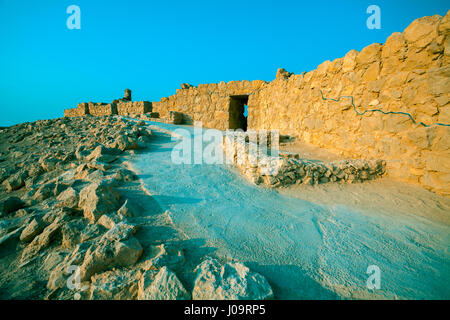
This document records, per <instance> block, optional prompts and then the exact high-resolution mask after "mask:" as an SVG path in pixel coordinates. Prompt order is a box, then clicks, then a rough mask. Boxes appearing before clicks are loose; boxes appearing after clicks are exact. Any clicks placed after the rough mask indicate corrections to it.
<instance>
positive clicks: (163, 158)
mask: <svg viewBox="0 0 450 320" xmlns="http://www.w3.org/2000/svg"><path fill="white" fill-rule="evenodd" d="M150 124H151V125H155V126H158V127H159V128H163V129H164V130H169V131H173V130H175V129H176V128H179V126H174V125H169V124H163V123H155V122H150ZM183 129H186V130H189V132H190V134H191V135H193V134H194V133H193V129H192V127H185V126H183ZM178 142H179V140H177V139H175V138H171V137H170V136H168V135H166V134H164V133H162V132H155V138H154V139H153V141H152V143H151V146H150V148H149V151H148V152H145V153H143V154H141V155H140V156H139V157H137V158H136V159H135V160H134V161H133V163H132V166H133V167H134V169H135V170H136V171H137V172H138V174H139V175H140V177H141V179H142V180H143V183H144V186H145V188H146V189H147V191H148V192H149V193H150V194H152V195H153V197H154V199H155V200H156V201H157V202H158V203H159V204H160V205H161V206H162V208H164V209H168V210H170V212H171V218H172V220H173V222H174V223H175V225H177V227H179V228H180V229H181V230H183V232H184V233H185V234H186V235H188V236H189V237H191V238H201V239H204V240H205V241H206V242H207V243H208V244H209V245H211V246H212V247H214V248H216V254H217V255H218V256H222V257H232V258H235V259H237V260H239V261H241V262H245V263H246V264H247V265H248V266H249V267H251V268H252V269H254V270H255V271H257V272H259V273H261V274H263V275H264V276H266V277H267V279H268V280H269V282H270V283H271V284H272V286H273V288H274V291H275V295H276V298H278V299H339V298H367V299H379V298H407V299H449V298H450V288H449V287H448V284H449V283H450V253H449V244H450V227H449V224H448V223H446V222H448V221H449V219H448V215H449V208H450V202H449V200H448V199H443V198H441V197H437V196H436V195H432V194H431V193H429V192H423V193H422V194H420V196H421V197H422V198H423V200H421V199H419V200H418V201H421V203H423V205H411V204H410V205H409V207H408V206H406V207H405V206H404V205H403V204H404V203H410V201H409V200H408V199H410V198H411V199H413V198H414V196H415V195H413V196H411V195H409V198H408V197H406V196H405V191H404V190H403V191H401V190H400V191H398V194H399V198H398V199H396V194H395V192H396V191H395V190H398V189H399V187H398V185H396V184H395V183H394V185H393V186H392V185H391V184H388V187H386V188H385V187H380V186H377V185H376V183H372V184H368V185H367V186H365V185H364V184H362V185H359V186H358V187H353V186H349V188H350V189H347V191H346V190H345V189H343V188H345V186H340V187H334V188H335V189H334V190H333V187H330V189H326V188H325V189H324V188H318V189H314V187H309V188H306V187H303V186H301V187H302V188H306V189H301V188H300V187H297V188H299V189H295V188H292V189H289V190H284V191H281V192H279V191H277V190H271V189H266V188H262V187H257V186H254V185H252V184H250V183H249V182H247V181H246V180H245V179H244V178H243V177H242V176H241V175H240V174H239V173H238V172H237V170H236V169H235V168H233V167H229V166H225V165H206V164H203V165H185V164H181V165H180V164H174V163H173V162H172V161H171V152H172V149H173V147H174V146H175V145H176V144H177V143H178ZM380 183H383V182H380ZM389 186H391V187H389ZM352 188H353V189H352ZM355 188H356V189H355ZM365 189H367V190H369V191H370V192H365ZM400 189H401V188H400ZM348 190H350V192H348ZM414 190H415V189H414ZM316 191H317V192H316ZM402 192H403V193H402ZM366 194H367V195H366ZM352 195H353V196H352ZM370 196H373V197H375V198H376V199H377V200H376V201H372V202H370V199H369V197H370ZM347 198H348V200H347ZM385 198H386V199H389V201H390V202H389V201H388V202H386V201H384V200H383V199H385ZM327 199H329V200H327ZM414 199H415V198H414ZM368 202H370V205H367V204H366V203H368ZM427 210H428V211H429V213H430V214H429V215H428V214H427V212H426V211H427ZM414 211H417V212H414ZM427 216H431V217H437V218H436V219H429V218H427ZM369 265H377V266H378V267H379V268H380V269H381V289H380V290H369V289H367V287H366V280H367V278H368V276H369V275H367V274H366V270H367V267H368V266H369Z"/></svg>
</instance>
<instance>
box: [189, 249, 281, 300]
mask: <svg viewBox="0 0 450 320" xmlns="http://www.w3.org/2000/svg"><path fill="white" fill-rule="evenodd" d="M196 272H197V277H196V279H195V284H194V289H193V291H192V299H194V300H266V299H272V298H273V291H272V288H271V287H270V285H269V283H268V282H267V280H266V279H265V278H264V277H263V276H262V275H260V274H258V273H255V272H252V271H250V269H249V268H247V267H246V266H244V265H243V264H241V263H234V262H229V263H226V264H224V265H221V264H220V263H219V261H217V260H216V259H213V258H208V259H206V260H205V261H203V262H202V263H201V264H200V265H199V266H198V267H197V268H196Z"/></svg>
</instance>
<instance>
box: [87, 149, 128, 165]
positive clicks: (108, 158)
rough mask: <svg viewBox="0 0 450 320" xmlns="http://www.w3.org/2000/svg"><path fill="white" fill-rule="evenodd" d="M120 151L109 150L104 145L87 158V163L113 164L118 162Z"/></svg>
mask: <svg viewBox="0 0 450 320" xmlns="http://www.w3.org/2000/svg"><path fill="white" fill-rule="evenodd" d="M119 153H120V150H118V149H113V148H107V147H105V146H103V145H100V146H97V147H96V148H95V149H94V150H93V151H92V152H91V153H90V154H89V155H88V156H86V158H85V160H86V161H92V160H95V161H98V162H104V163H111V162H114V161H116V160H117V155H118V154H119Z"/></svg>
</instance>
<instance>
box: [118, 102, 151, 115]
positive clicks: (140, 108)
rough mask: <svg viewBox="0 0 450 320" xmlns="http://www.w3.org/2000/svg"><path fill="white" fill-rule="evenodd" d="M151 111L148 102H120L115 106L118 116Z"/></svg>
mask: <svg viewBox="0 0 450 320" xmlns="http://www.w3.org/2000/svg"><path fill="white" fill-rule="evenodd" d="M151 111H152V103H151V102H149V101H134V102H131V101H130V102H122V103H118V104H117V113H118V114H119V115H131V114H143V113H147V112H151Z"/></svg>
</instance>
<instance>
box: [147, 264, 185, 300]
mask: <svg viewBox="0 0 450 320" xmlns="http://www.w3.org/2000/svg"><path fill="white" fill-rule="evenodd" d="M138 299H139V300H188V299H190V294H189V293H188V292H187V291H186V289H185V288H184V286H183V284H182V283H181V282H180V280H179V279H178V278H177V276H176V274H175V273H173V272H172V271H170V270H169V269H168V268H167V267H166V266H164V267H162V268H161V269H160V270H159V272H157V273H156V274H155V271H154V270H149V271H146V272H145V273H144V274H143V275H142V277H141V279H140V280H139V289H138Z"/></svg>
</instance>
